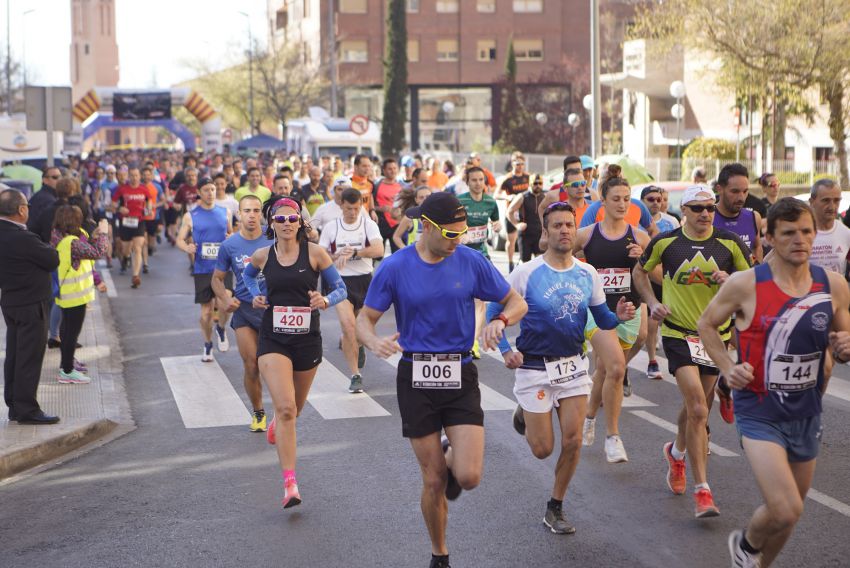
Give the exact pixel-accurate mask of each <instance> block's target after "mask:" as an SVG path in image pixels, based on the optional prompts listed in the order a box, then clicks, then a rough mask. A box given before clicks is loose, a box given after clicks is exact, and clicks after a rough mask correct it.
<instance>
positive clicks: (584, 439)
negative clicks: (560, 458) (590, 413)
mask: <svg viewBox="0 0 850 568" xmlns="http://www.w3.org/2000/svg"><path fill="white" fill-rule="evenodd" d="M595 441H596V418H585V419H584V428H582V430H581V445H582V446H592V445H593V442H595Z"/></svg>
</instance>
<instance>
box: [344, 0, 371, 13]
mask: <svg viewBox="0 0 850 568" xmlns="http://www.w3.org/2000/svg"><path fill="white" fill-rule="evenodd" d="M366 5H367V0H339V13H340V14H365V13H366Z"/></svg>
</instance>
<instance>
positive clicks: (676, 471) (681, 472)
mask: <svg viewBox="0 0 850 568" xmlns="http://www.w3.org/2000/svg"><path fill="white" fill-rule="evenodd" d="M672 451H673V442H667V443H666V444H664V458H665V459H666V460H667V487H669V488H670V491H672V492H673V494H674V495H684V494H685V489H686V488H687V486H688V479H687V477H686V476H685V469H686V465H685V458H682V459H680V460H677V459H674V458H673V453H672Z"/></svg>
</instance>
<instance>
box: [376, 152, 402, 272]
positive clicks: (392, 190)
mask: <svg viewBox="0 0 850 568" xmlns="http://www.w3.org/2000/svg"><path fill="white" fill-rule="evenodd" d="M381 172H382V174H383V177H382V178H381V179H379V180H378V181H377V183H375V189H374V190H373V193H372V198H373V200H374V202H375V211H376V212H377V213H378V227H379V228H380V229H381V239H382V240H383V241H389V242H390V251H391V252H395V251H397V250H398V249H399V246H398V243H396V242H395V240H394V239H393V235H394V234H395V229H396V227H397V226H398V223H399V222H398V219H396V218H395V217H393V203H394V202H395V199H396V197H398V194H399V192H400V191H401V183H400V182H399V181H398V179H397V178H398V163H397V162H396V161H395V158H386V159H385V160H384V161H383V162H381ZM380 256H384V255H383V250H382V251H381V254H380V255H379V257H380Z"/></svg>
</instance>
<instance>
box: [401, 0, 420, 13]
mask: <svg viewBox="0 0 850 568" xmlns="http://www.w3.org/2000/svg"><path fill="white" fill-rule="evenodd" d="M404 7H405V9H406V10H407V12H408V13H410V14H415V13H417V12H418V11H419V0H405V2H404Z"/></svg>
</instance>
